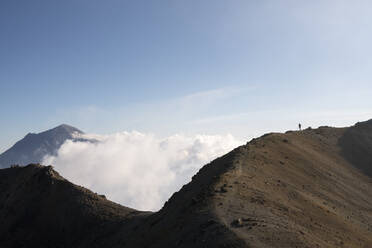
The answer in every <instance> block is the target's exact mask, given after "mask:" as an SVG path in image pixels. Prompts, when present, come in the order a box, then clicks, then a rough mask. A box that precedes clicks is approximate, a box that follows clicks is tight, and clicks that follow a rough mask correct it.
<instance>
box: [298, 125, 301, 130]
mask: <svg viewBox="0 0 372 248" xmlns="http://www.w3.org/2000/svg"><path fill="white" fill-rule="evenodd" d="M298 129H300V131H301V123H298Z"/></svg>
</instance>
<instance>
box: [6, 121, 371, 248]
mask: <svg viewBox="0 0 372 248" xmlns="http://www.w3.org/2000/svg"><path fill="white" fill-rule="evenodd" d="M371 175H372V121H368V122H363V123H358V124H356V125H355V126H353V127H350V128H330V127H321V128H318V129H307V130H305V131H298V132H287V133H285V134H281V133H272V134H267V135H264V136H262V137H260V138H258V139H254V140H252V141H251V142H249V143H247V144H246V145H244V146H241V147H238V148H237V149H235V150H233V151H232V152H230V153H228V154H226V155H225V156H222V157H220V158H218V159H216V160H214V161H213V162H211V163H210V164H208V165H206V166H204V167H203V168H202V169H201V170H200V171H199V172H198V173H197V174H196V175H195V176H194V177H193V180H192V182H191V183H189V184H187V185H185V186H184V187H183V188H182V189H181V190H180V191H179V192H177V193H175V194H174V195H173V196H172V197H171V198H170V199H169V201H168V202H167V203H166V204H165V205H164V207H163V208H162V209H161V210H160V211H159V212H157V213H149V212H139V211H136V210H133V209H129V208H126V207H123V206H120V205H118V204H115V203H113V202H110V201H108V200H106V199H105V198H104V197H103V196H99V195H96V194H94V193H92V192H91V191H89V190H87V189H84V188H82V187H79V186H76V185H74V184H71V183H69V182H68V181H66V180H65V179H63V178H62V177H61V176H59V175H58V173H57V172H55V171H54V170H53V169H52V168H51V167H43V166H40V165H29V166H27V167H18V168H10V169H3V170H0V247H131V248H135V247H309V248H313V247H347V248H353V247H363V248H370V247H372V178H371Z"/></svg>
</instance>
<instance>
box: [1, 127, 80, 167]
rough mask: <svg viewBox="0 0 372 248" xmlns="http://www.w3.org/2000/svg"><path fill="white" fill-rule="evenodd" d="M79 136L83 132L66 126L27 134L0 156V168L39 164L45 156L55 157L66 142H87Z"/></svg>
mask: <svg viewBox="0 0 372 248" xmlns="http://www.w3.org/2000/svg"><path fill="white" fill-rule="evenodd" d="M76 134H78V135H76ZM81 134H84V132H83V131H81V130H79V129H77V128H76V127H73V126H70V125H67V124H61V125H59V126H57V127H54V128H52V129H49V130H47V131H44V132H41V133H28V134H27V135H26V136H25V137H24V138H23V139H22V140H20V141H18V142H17V143H16V144H14V145H13V146H12V147H11V148H10V149H8V150H7V151H5V152H4V153H3V154H0V168H4V167H9V166H10V165H12V164H20V165H26V164H30V163H41V162H42V160H43V158H44V157H45V156H46V155H56V154H57V151H58V149H59V148H60V147H61V145H62V144H63V143H64V142H65V141H66V140H76V141H87V140H85V139H82V138H81V137H80V135H81Z"/></svg>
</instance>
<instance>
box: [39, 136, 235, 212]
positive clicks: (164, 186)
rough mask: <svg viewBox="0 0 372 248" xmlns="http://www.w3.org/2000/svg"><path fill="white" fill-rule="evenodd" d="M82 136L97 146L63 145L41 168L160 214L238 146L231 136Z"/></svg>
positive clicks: (115, 198) (126, 204) (108, 195)
mask: <svg viewBox="0 0 372 248" xmlns="http://www.w3.org/2000/svg"><path fill="white" fill-rule="evenodd" d="M84 136H85V137H84V138H91V139H95V140H98V142H92V143H90V142H73V141H70V140H68V141H66V142H65V143H64V144H63V145H62V146H61V148H60V149H59V151H58V154H57V156H48V157H46V158H44V161H43V163H44V164H52V165H54V166H55V168H56V170H57V171H58V172H60V173H61V175H62V176H64V177H65V178H67V179H68V180H70V181H72V182H73V183H76V184H79V185H82V186H84V187H87V188H89V189H91V190H93V191H95V192H97V193H99V194H105V195H106V197H107V198H108V199H110V200H112V201H115V202H118V203H120V204H122V205H125V206H129V207H133V208H136V209H140V210H158V209H160V208H161V207H162V205H163V204H164V202H165V201H166V200H167V199H168V198H169V197H170V196H171V195H172V194H173V193H174V192H176V191H178V190H179V189H180V188H181V187H182V185H184V184H186V183H188V182H189V181H190V180H191V177H192V176H193V175H194V174H195V173H196V172H197V171H198V170H199V169H200V168H201V167H202V166H203V165H204V164H206V163H208V162H210V161H211V160H213V159H215V158H216V157H218V156H221V155H223V154H225V153H227V152H229V151H230V150H232V149H233V148H235V147H237V146H239V145H241V144H242V142H241V141H239V140H237V139H236V138H234V137H233V136H231V135H195V136H185V135H173V136H170V137H167V138H158V137H156V136H155V135H152V134H144V133H139V132H121V133H115V134H112V135H105V136H103V135H84Z"/></svg>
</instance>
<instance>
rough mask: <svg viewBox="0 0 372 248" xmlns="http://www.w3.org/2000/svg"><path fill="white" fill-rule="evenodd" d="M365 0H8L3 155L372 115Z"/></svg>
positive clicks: (0, 55)
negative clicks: (58, 142) (55, 142)
mask: <svg viewBox="0 0 372 248" xmlns="http://www.w3.org/2000/svg"><path fill="white" fill-rule="evenodd" d="M371 11H372V3H371V2H370V1H362V0H356V1H346V0H339V1H336V0H333V1H332V0H328V1H327V0H322V1H320V0H319V1H316V0H315V1H305V0H303V1H301V0H296V1H295V0H293V1H285V0H283V1H278V0H275V1H274V0H272V1H269V0H266V1H265V0H262V1H239V0H237V1H222V0H213V1H212V0H205V1H200V0H198V1H196V0H195V1H194V0H184V1H182V0H169V1H165V0H163V1H162V0H159V1H148V0H146V1H145V0H143V1H141V0H136V1H124V0H121V1H118V0H109V1H98V0H65V1H57V0H44V1H39V0H34V1H27V0H4V1H1V2H0V34H1V39H0V113H1V119H0V120H1V121H0V130H1V133H0V151H3V150H5V149H6V148H8V147H9V146H10V145H11V144H12V143H14V142H15V141H17V140H18V139H20V138H22V137H23V136H24V135H25V134H26V133H28V132H38V131H42V130H45V129H49V128H51V127H54V126H56V125H59V124H61V123H68V124H71V125H74V126H76V127H78V128H81V129H83V130H85V131H88V132H96V133H112V132H116V131H123V130H138V131H144V132H151V133H155V134H157V135H168V134H173V133H211V134H214V133H232V134H233V135H235V136H237V137H240V138H242V139H247V138H249V137H252V136H254V135H259V134H262V133H264V132H267V131H284V130H287V129H293V128H295V127H296V125H297V123H298V122H302V123H304V125H305V126H313V127H315V126H317V125H322V124H324V125H334V126H343V125H351V124H352V123H354V122H356V121H360V120H365V119H369V118H372V97H371V93H372V83H371V79H372V70H371V68H372V59H371V58H372V48H371V44H372V33H371V30H372V16H371V15H370V13H371Z"/></svg>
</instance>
